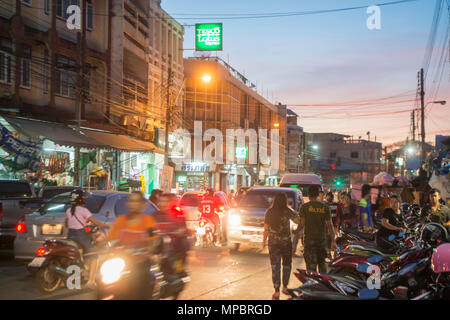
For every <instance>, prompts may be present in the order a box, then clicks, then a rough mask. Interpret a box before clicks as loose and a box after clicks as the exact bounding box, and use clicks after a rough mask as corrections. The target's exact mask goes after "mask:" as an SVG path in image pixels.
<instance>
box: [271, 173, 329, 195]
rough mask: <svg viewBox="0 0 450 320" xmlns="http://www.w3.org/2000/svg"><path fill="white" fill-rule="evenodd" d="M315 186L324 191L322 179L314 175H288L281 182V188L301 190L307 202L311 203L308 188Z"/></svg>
mask: <svg viewBox="0 0 450 320" xmlns="http://www.w3.org/2000/svg"><path fill="white" fill-rule="evenodd" d="M313 185H315V186H318V187H319V190H322V181H321V179H320V177H319V176H318V175H316V174H313V173H287V174H285V175H284V176H283V177H282V178H281V181H280V187H284V188H295V189H299V190H301V191H302V195H303V199H304V201H305V202H308V201H309V197H308V188H309V187H310V186H313Z"/></svg>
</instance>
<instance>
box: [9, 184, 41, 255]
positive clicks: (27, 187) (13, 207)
mask: <svg viewBox="0 0 450 320" xmlns="http://www.w3.org/2000/svg"><path fill="white" fill-rule="evenodd" d="M30 200H36V194H35V191H34V188H33V185H32V184H30V183H29V182H28V181H26V180H0V247H2V248H7V249H10V248H12V245H13V241H14V238H15V237H16V225H17V221H19V219H20V218H21V217H23V216H25V215H26V214H29V213H31V212H33V209H32V208H30V207H26V206H25V203H26V202H27V201H30Z"/></svg>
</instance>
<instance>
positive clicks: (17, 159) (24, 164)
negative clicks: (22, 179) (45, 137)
mask: <svg viewBox="0 0 450 320" xmlns="http://www.w3.org/2000/svg"><path fill="white" fill-rule="evenodd" d="M0 145H1V147H2V148H3V149H4V150H5V151H6V152H8V153H9V154H10V156H9V157H6V158H0V163H1V164H3V165H4V166H8V167H10V168H11V169H12V170H13V171H20V170H30V171H36V170H37V169H38V168H39V164H40V162H41V157H40V155H41V152H42V146H41V145H39V144H36V143H31V142H25V141H22V140H20V139H18V138H16V137H14V135H13V134H12V133H11V132H9V130H8V129H7V128H6V127H4V126H3V125H2V124H0Z"/></svg>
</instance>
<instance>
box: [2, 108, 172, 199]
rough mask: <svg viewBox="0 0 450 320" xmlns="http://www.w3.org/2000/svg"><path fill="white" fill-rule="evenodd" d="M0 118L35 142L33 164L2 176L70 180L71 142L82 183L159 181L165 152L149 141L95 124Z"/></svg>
mask: <svg viewBox="0 0 450 320" xmlns="http://www.w3.org/2000/svg"><path fill="white" fill-rule="evenodd" d="M0 120H1V121H2V122H6V123H7V124H8V125H9V128H10V129H12V131H13V132H14V134H15V135H17V137H19V138H21V139H22V140H23V141H24V142H23V143H24V144H29V145H30V146H31V145H32V146H34V145H36V146H38V148H39V150H38V151H39V163H38V165H37V166H35V167H34V168H33V169H31V168H28V169H27V170H23V172H17V170H16V172H15V174H14V176H12V175H11V174H9V175H8V176H7V177H6V178H22V179H23V178H29V179H30V180H31V181H36V182H37V181H39V182H37V183H38V184H40V185H41V186H42V185H58V186H62V185H73V183H74V182H73V176H74V162H75V148H76V147H78V148H79V149H80V161H79V164H78V165H79V168H80V180H81V184H80V185H82V186H83V187H85V188H87V189H90V190H119V189H120V185H119V181H120V179H121V178H125V179H126V180H127V181H128V180H133V181H135V180H137V181H140V182H141V184H140V188H139V190H141V191H143V192H144V193H146V194H147V193H150V192H151V190H152V189H153V188H155V186H156V187H157V186H158V181H159V180H158V177H159V176H160V170H161V169H162V166H161V164H162V163H163V162H164V157H163V156H162V155H161V154H163V152H162V151H161V150H159V149H158V148H157V147H155V145H154V144H152V143H150V142H147V141H143V140H139V139H136V138H132V137H128V136H125V135H120V134H115V133H112V132H106V131H100V130H95V129H87V128H82V129H81V130H80V132H77V131H76V130H74V129H73V128H71V127H69V126H65V125H62V124H57V123H50V122H45V121H39V120H33V119H25V118H16V117H3V118H2V119H0ZM4 152H5V151H2V154H3V153H4ZM3 166H4V165H3ZM3 176H5V175H3ZM135 186H136V184H135V183H133V187H135ZM128 190H129V189H127V191H128Z"/></svg>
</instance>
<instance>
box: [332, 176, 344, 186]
mask: <svg viewBox="0 0 450 320" xmlns="http://www.w3.org/2000/svg"><path fill="white" fill-rule="evenodd" d="M333 184H334V185H335V186H336V187H340V186H342V184H343V181H342V178H341V177H337V178H334V179H333Z"/></svg>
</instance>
